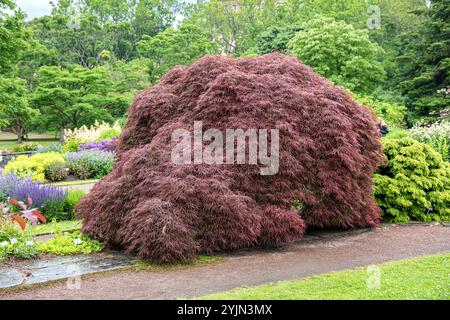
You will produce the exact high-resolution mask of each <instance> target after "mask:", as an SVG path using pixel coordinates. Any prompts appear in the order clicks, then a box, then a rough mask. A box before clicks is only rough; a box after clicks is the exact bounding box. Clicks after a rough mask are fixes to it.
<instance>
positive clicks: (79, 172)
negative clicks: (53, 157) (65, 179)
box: [67, 161, 91, 180]
mask: <svg viewBox="0 0 450 320" xmlns="http://www.w3.org/2000/svg"><path fill="white" fill-rule="evenodd" d="M67 168H69V172H70V174H72V175H74V176H76V177H78V178H79V179H80V180H86V179H89V178H91V173H90V172H89V169H88V168H87V167H86V165H85V164H84V163H82V162H75V161H68V162H67Z"/></svg>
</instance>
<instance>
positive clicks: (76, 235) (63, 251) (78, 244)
mask: <svg viewBox="0 0 450 320" xmlns="http://www.w3.org/2000/svg"><path fill="white" fill-rule="evenodd" d="M36 250H37V252H41V253H50V254H57V255H73V254H92V253H96V252H100V251H101V250H103V244H102V243H101V242H100V241H97V240H92V239H91V238H90V237H88V236H84V235H82V234H81V233H80V232H73V233H68V232H67V233H64V234H63V235H55V237H54V238H53V239H50V240H47V241H45V242H38V243H37V247H36Z"/></svg>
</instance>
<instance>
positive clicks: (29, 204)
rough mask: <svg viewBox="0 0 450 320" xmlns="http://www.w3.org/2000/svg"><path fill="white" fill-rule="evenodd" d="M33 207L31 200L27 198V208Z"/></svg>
mask: <svg viewBox="0 0 450 320" xmlns="http://www.w3.org/2000/svg"><path fill="white" fill-rule="evenodd" d="M32 205H33V200H32V199H31V198H30V197H28V207H29V208H30V207H31V206H32Z"/></svg>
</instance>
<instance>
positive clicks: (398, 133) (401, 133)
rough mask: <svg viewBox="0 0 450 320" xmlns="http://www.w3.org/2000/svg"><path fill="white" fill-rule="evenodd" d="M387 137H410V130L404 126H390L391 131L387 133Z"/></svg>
mask: <svg viewBox="0 0 450 320" xmlns="http://www.w3.org/2000/svg"><path fill="white" fill-rule="evenodd" d="M385 138H387V139H402V138H410V134H409V131H408V130H406V129H403V128H397V127H389V132H388V134H387V135H386V137H385Z"/></svg>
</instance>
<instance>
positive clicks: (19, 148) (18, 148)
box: [12, 142, 40, 152]
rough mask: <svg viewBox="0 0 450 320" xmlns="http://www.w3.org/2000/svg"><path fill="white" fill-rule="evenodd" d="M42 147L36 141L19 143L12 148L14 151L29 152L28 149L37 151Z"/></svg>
mask: <svg viewBox="0 0 450 320" xmlns="http://www.w3.org/2000/svg"><path fill="white" fill-rule="evenodd" d="M39 147H40V145H39V144H37V143H34V142H25V143H21V144H18V145H15V146H14V147H13V148H12V151H14V152H27V151H36V150H37V149H38V148H39Z"/></svg>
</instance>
